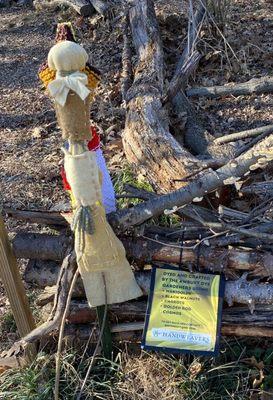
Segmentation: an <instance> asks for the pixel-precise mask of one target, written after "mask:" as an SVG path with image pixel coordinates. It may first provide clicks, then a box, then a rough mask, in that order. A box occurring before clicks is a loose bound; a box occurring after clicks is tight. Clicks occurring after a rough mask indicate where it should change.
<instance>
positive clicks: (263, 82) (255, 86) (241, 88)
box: [186, 76, 273, 98]
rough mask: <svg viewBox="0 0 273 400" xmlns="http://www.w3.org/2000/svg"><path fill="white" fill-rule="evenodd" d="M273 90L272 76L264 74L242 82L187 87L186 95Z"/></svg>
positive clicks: (203, 95)
mask: <svg viewBox="0 0 273 400" xmlns="http://www.w3.org/2000/svg"><path fill="white" fill-rule="evenodd" d="M272 92H273V77H269V76H265V77H262V78H258V79H251V80H250V81H248V82H244V83H232V84H228V85H223V86H212V87H197V88H192V89H188V90H187V91H186V94H187V96H188V97H193V96H198V97H209V98H215V97H221V96H230V95H231V96H244V95H248V94H253V93H256V94H261V93H272Z"/></svg>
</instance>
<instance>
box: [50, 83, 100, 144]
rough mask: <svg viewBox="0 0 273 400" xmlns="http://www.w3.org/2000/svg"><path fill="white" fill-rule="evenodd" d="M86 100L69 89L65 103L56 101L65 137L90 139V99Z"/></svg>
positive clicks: (78, 139)
mask: <svg viewBox="0 0 273 400" xmlns="http://www.w3.org/2000/svg"><path fill="white" fill-rule="evenodd" d="M91 98H92V95H89V96H88V97H87V98H86V99H85V100H84V101H83V100H82V99H81V98H80V97H79V96H78V95H77V94H76V93H75V92H73V91H71V90H70V91H69V93H68V95H67V99H66V103H65V105H64V106H63V107H62V106H61V105H60V104H58V103H57V102H54V106H55V110H56V115H57V120H58V123H59V126H60V128H61V131H62V137H63V139H69V140H72V141H81V140H89V139H90V101H91Z"/></svg>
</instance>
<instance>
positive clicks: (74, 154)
mask: <svg viewBox="0 0 273 400" xmlns="http://www.w3.org/2000/svg"><path fill="white" fill-rule="evenodd" d="M87 61H88V55H87V53H86V51H85V50H84V49H83V47H82V46H80V45H79V44H77V43H75V42H74V41H70V40H62V41H59V42H58V43H57V44H55V45H54V46H53V47H52V48H51V50H50V51H49V54H48V60H47V68H48V70H49V71H48V72H50V74H51V79H49V81H48V83H47V85H46V87H47V92H48V93H49V95H50V96H51V98H52V99H53V103H54V107H55V110H56V115H57V119H58V123H59V126H60V128H61V130H62V137H63V138H64V139H65V140H67V144H66V146H65V147H64V148H63V152H64V172H65V179H66V182H67V185H68V186H69V190H70V191H71V197H72V203H73V222H72V225H71V228H72V230H73V231H74V235H75V251H76V255H77V263H78V266H79V270H80V273H81V276H82V280H83V284H84V287H85V291H86V296H87V299H88V302H89V305H90V306H91V307H94V306H99V305H104V304H105V303H106V302H107V303H108V304H112V303H119V302H123V301H128V300H130V299H133V298H136V297H138V296H141V294H142V292H141V290H140V288H139V287H138V285H137V283H136V281H135V278H134V274H133V272H132V270H131V267H130V264H129V263H128V261H127V259H126V254H125V249H124V247H123V245H122V243H121V242H120V240H119V239H118V238H117V237H116V235H115V233H114V232H113V230H112V228H111V226H110V225H109V224H108V222H107V219H106V212H105V207H104V205H103V192H102V181H103V176H102V170H103V168H102V170H101V169H100V168H99V165H98V162H97V155H96V151H90V150H89V148H88V143H90V136H91V135H90V121H89V113H90V110H89V108H90V102H91V100H92V98H93V94H94V87H92V85H90V83H89V81H90V79H89V77H88V73H86V68H87V67H86V65H87ZM52 77H53V78H52ZM104 167H106V166H105V165H104ZM109 179H110V178H109ZM110 183H111V182H110ZM105 185H106V189H107V183H106V184H105Z"/></svg>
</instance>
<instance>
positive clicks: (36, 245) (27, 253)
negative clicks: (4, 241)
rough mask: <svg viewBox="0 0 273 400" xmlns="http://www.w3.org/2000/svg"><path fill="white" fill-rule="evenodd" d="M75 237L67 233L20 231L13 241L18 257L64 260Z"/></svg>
mask: <svg viewBox="0 0 273 400" xmlns="http://www.w3.org/2000/svg"><path fill="white" fill-rule="evenodd" d="M72 244H73V239H72V237H70V236H66V235H49V234H44V233H42V234H40V233H30V232H28V233H20V234H17V235H16V236H15V238H14V239H13V242H12V246H13V249H14V251H15V255H16V257H18V258H26V259H34V260H36V259H37V260H54V261H62V260H63V259H64V257H65V254H67V250H68V248H69V247H71V245H72Z"/></svg>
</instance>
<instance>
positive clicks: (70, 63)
mask: <svg viewBox="0 0 273 400" xmlns="http://www.w3.org/2000/svg"><path fill="white" fill-rule="evenodd" d="M87 60H88V54H87V53H86V51H85V50H84V48H83V47H82V46H80V45H79V44H77V43H74V42H70V41H68V40H65V41H63V42H59V43H57V44H55V46H53V47H52V48H51V49H50V51H49V53H48V66H49V68H50V69H52V70H53V71H65V72H71V71H79V70H81V69H83V68H84V67H85V65H86V63H87Z"/></svg>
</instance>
